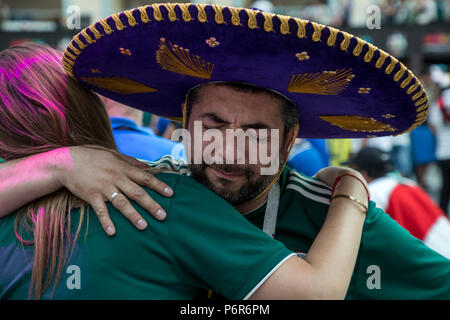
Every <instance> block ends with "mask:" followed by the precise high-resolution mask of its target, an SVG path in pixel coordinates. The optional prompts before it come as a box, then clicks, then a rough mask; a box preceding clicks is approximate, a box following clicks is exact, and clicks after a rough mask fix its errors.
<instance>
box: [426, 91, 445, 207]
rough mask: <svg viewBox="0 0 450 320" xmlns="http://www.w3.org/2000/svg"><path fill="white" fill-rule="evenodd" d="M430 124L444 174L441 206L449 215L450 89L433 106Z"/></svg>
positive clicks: (440, 198) (440, 199)
mask: <svg viewBox="0 0 450 320" xmlns="http://www.w3.org/2000/svg"><path fill="white" fill-rule="evenodd" d="M429 122H430V126H431V129H432V130H433V132H434V133H435V135H436V141H437V149H436V158H437V160H438V162H437V163H438V165H439V168H440V169H441V173H442V187H441V191H440V195H439V205H440V207H441V209H442V210H444V212H446V213H447V215H448V214H449V209H448V204H449V201H450V87H448V88H446V89H444V90H442V92H441V94H440V96H439V98H438V99H437V101H436V103H434V104H432V105H431V109H430V117H429Z"/></svg>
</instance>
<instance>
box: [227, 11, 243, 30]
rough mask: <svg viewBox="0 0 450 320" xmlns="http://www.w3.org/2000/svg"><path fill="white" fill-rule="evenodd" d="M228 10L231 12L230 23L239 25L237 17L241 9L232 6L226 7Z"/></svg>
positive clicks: (239, 21) (239, 20)
mask: <svg viewBox="0 0 450 320" xmlns="http://www.w3.org/2000/svg"><path fill="white" fill-rule="evenodd" d="M228 10H229V11H230V13H231V23H232V24H233V25H234V26H240V25H241V18H240V17H239V12H240V11H241V10H240V9H238V8H232V7H230V8H228Z"/></svg>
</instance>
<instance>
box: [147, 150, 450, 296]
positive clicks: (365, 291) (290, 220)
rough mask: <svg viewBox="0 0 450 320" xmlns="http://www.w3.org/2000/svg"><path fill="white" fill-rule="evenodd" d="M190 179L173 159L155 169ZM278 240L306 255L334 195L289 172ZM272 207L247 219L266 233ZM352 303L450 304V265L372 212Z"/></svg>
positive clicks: (281, 202) (283, 180)
mask: <svg viewBox="0 0 450 320" xmlns="http://www.w3.org/2000/svg"><path fill="white" fill-rule="evenodd" d="M150 164H152V165H154V166H157V167H162V168H172V169H175V170H178V171H179V172H181V173H184V174H187V175H189V174H190V173H189V170H188V168H187V166H186V165H183V163H182V162H180V161H174V160H173V159H171V158H170V157H164V158H161V159H160V160H159V161H158V162H154V163H150ZM280 190H281V196H280V200H279V208H278V218H277V221H276V229H275V235H274V236H275V239H277V240H279V241H281V242H282V243H283V244H285V245H286V247H287V248H289V249H290V250H292V251H295V252H297V253H299V254H306V253H307V252H308V250H309V248H310V246H311V244H312V242H313V241H314V239H315V237H316V235H317V234H318V232H319V231H320V228H321V226H322V224H323V222H324V220H325V218H326V214H327V212H328V207H329V199H330V196H331V189H330V188H329V187H328V186H326V185H325V184H323V183H322V182H320V181H318V180H317V179H315V178H311V177H307V176H304V175H302V174H299V173H298V172H296V171H295V170H291V169H289V168H285V169H284V171H283V173H282V176H281V178H280ZM265 209H266V205H265V204H263V205H262V206H261V207H260V208H257V209H256V210H254V211H252V212H249V213H247V214H245V217H246V218H247V219H248V220H249V221H250V222H252V223H253V224H254V225H256V226H257V227H259V228H262V227H263V222H264V214H265ZM346 298H347V299H450V260H448V259H447V258H445V257H443V256H441V255H440V254H438V253H437V252H435V251H433V250H432V249H430V248H428V247H427V246H426V245H425V244H424V243H423V242H422V241H420V240H419V239H417V238H415V237H413V236H412V235H411V234H410V233H409V232H408V231H407V230H406V229H404V228H403V227H402V226H400V225H399V224H398V223H397V222H396V221H395V220H393V219H392V218H391V217H390V216H389V215H388V214H386V213H384V212H383V211H382V210H381V209H379V208H377V207H376V204H375V203H374V202H372V201H371V202H370V203H369V210H368V213H367V217H366V220H365V223H364V229H363V234H362V239H361V244H360V249H359V253H358V258H357V261H356V265H355V270H354V273H353V276H352V280H351V283H350V287H349V290H348V293H347V297H346Z"/></svg>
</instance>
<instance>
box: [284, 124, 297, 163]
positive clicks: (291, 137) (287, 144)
mask: <svg viewBox="0 0 450 320" xmlns="http://www.w3.org/2000/svg"><path fill="white" fill-rule="evenodd" d="M294 133H295V127H294V128H291V129H290V130H289V132H288V133H287V135H286V137H285V139H284V140H283V150H282V152H283V159H284V160H286V159H287V157H288V152H289V147H290V145H291V143H293V140H294V139H295V137H294Z"/></svg>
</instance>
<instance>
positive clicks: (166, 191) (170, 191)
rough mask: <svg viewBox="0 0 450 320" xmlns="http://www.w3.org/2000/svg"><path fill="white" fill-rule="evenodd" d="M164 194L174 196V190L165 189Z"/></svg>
mask: <svg viewBox="0 0 450 320" xmlns="http://www.w3.org/2000/svg"><path fill="white" fill-rule="evenodd" d="M164 193H165V194H167V195H168V196H171V195H173V190H172V189H170V188H169V187H165V188H164Z"/></svg>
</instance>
